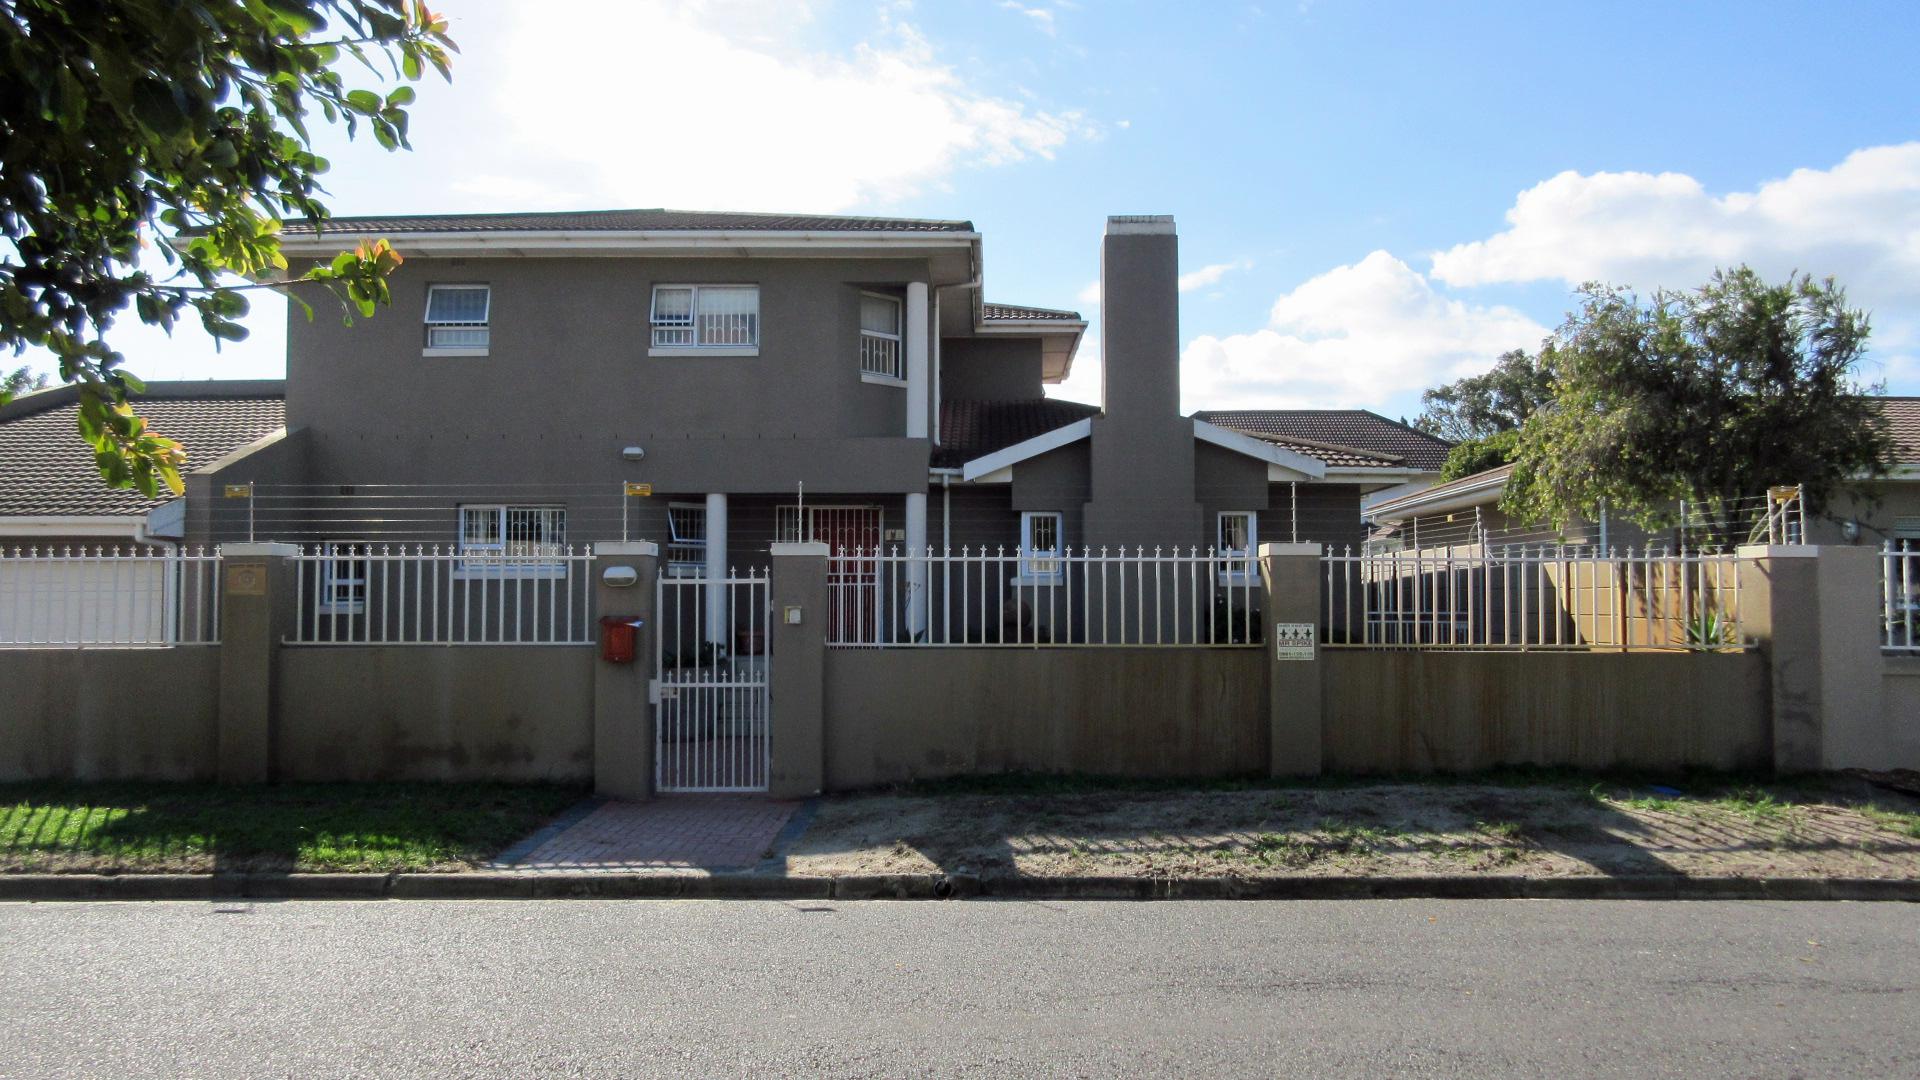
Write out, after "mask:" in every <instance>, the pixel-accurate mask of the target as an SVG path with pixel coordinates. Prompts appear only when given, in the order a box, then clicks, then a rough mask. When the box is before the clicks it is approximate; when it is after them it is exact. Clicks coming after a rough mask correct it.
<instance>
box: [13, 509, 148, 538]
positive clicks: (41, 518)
mask: <svg viewBox="0 0 1920 1080" xmlns="http://www.w3.org/2000/svg"><path fill="white" fill-rule="evenodd" d="M174 501H175V502H179V501H181V500H178V499H176V500H174ZM146 523H147V519H146V518H145V517H144V516H142V515H140V514H35V515H32V516H25V517H0V536H97V537H102V538H111V539H115V540H120V539H129V540H130V539H138V538H139V536H140V535H141V532H142V530H143V528H144V526H145V525H146Z"/></svg>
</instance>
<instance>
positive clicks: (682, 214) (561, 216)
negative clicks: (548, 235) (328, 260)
mask: <svg viewBox="0 0 1920 1080" xmlns="http://www.w3.org/2000/svg"><path fill="white" fill-rule="evenodd" d="M323 227H324V229H325V230H326V231H327V232H335V233H339V232H354V233H362V232H365V233H418V232H542V231H551V232H592V231H596V230H597V231H607V232H643V231H655V230H657V231H662V232H679V231H687V232H701V231H736V232H926V233H942V232H972V231H973V222H971V221H937V220H930V219H927V218H880V217H835V216H831V215H823V214H754V213H731V212H726V213H722V212H718V211H706V210H567V211H560V212H557V213H538V214H392V215H381V216H376V217H337V218H330V219H328V220H327V221H326V222H325V223H324V225H323ZM285 231H286V234H287V235H288V236H312V235H313V234H314V227H313V226H312V225H310V224H308V223H307V222H304V221H290V222H288V223H287V226H286V230H285Z"/></svg>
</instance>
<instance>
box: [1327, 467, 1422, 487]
mask: <svg viewBox="0 0 1920 1080" xmlns="http://www.w3.org/2000/svg"><path fill="white" fill-rule="evenodd" d="M1420 475H1422V474H1421V472H1420V470H1418V469H1391V468H1389V469H1362V468H1354V467H1350V466H1343V465H1329V466H1327V474H1326V475H1325V476H1323V477H1321V478H1320V479H1322V480H1323V481H1325V482H1327V483H1334V482H1336V481H1338V482H1340V483H1347V484H1394V483H1398V482H1400V481H1403V480H1410V479H1412V478H1414V477H1416V476H1420Z"/></svg>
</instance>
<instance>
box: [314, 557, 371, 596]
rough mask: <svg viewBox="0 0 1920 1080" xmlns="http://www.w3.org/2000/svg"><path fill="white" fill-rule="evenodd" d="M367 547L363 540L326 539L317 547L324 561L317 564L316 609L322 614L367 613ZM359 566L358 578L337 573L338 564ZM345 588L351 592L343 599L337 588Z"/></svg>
mask: <svg viewBox="0 0 1920 1080" xmlns="http://www.w3.org/2000/svg"><path fill="white" fill-rule="evenodd" d="M369 547H370V546H369V545H368V543H367V542H366V541H365V540H326V541H322V542H321V544H320V550H321V552H322V554H324V555H325V556H326V561H325V562H322V563H321V564H320V606H319V608H318V609H317V610H318V611H319V613H320V614H322V615H358V614H360V613H361V612H363V611H365V610H367V578H368V576H369V574H368V565H367V556H368V554H369V553H370V552H369ZM355 562H357V563H359V564H360V576H359V577H345V576H342V575H341V573H340V564H342V563H347V564H349V565H351V564H353V563H355ZM342 586H346V587H348V588H350V589H352V590H353V591H352V592H350V593H349V594H348V595H347V597H346V598H345V599H342V598H341V596H340V588H341V587H342Z"/></svg>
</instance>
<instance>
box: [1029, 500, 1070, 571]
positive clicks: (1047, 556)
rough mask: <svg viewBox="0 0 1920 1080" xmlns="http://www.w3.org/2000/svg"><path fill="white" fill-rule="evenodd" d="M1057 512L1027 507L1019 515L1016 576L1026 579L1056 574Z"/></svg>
mask: <svg viewBox="0 0 1920 1080" xmlns="http://www.w3.org/2000/svg"><path fill="white" fill-rule="evenodd" d="M1060 533H1061V529H1060V515H1059V513H1057V512H1055V511H1051V510H1028V511H1025V512H1023V513H1022V514H1021V515H1020V576H1021V577H1022V578H1024V579H1026V580H1028V581H1057V580H1059V578H1060Z"/></svg>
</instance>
